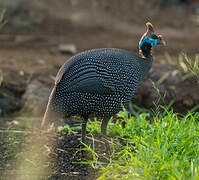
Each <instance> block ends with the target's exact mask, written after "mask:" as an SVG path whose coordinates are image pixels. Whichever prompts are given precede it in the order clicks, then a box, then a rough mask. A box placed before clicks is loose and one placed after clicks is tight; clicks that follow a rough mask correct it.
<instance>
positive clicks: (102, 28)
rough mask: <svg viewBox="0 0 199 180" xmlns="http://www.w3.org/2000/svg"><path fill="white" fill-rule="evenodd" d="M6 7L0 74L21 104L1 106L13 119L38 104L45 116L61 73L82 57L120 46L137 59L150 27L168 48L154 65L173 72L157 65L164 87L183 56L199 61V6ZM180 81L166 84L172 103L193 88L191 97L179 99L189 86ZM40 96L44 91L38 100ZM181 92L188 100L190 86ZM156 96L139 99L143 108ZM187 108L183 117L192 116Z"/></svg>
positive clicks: (91, 1) (1, 4) (13, 3)
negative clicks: (81, 54)
mask: <svg viewBox="0 0 199 180" xmlns="http://www.w3.org/2000/svg"><path fill="white" fill-rule="evenodd" d="M0 8H1V10H2V12H4V18H3V21H2V24H3V25H2V27H1V30H0V31H1V33H0V42H1V43H0V54H1V56H0V69H1V71H2V74H3V79H4V81H3V85H2V87H1V91H3V92H6V93H8V94H10V96H14V97H15V98H16V99H18V100H17V101H15V102H13V103H14V107H13V105H8V104H6V103H7V102H4V101H3V100H2V101H1V102H4V103H5V104H6V106H5V105H1V104H0V107H1V109H2V110H1V111H3V112H5V113H7V112H10V111H11V112H12V111H13V110H15V109H16V110H17V109H20V108H22V107H23V106H24V104H28V102H31V103H30V104H29V105H28V107H29V106H30V107H31V108H33V109H34V110H35V109H36V111H40V114H42V113H43V112H44V110H45V105H44V104H45V103H46V102H47V97H48V95H49V92H50V90H49V89H50V88H51V87H52V85H53V83H54V78H55V76H56V73H57V71H58V69H59V68H60V66H61V65H62V64H63V63H64V62H65V61H66V60H67V59H69V58H70V57H71V56H72V55H74V54H76V53H78V52H81V51H83V50H86V49H92V48H102V47H115V48H123V49H127V50H129V51H132V52H134V53H137V52H138V42H139V39H140V37H141V36H142V34H143V33H144V32H145V31H146V27H145V23H146V22H147V21H150V22H151V23H152V24H153V25H154V27H155V30H156V31H157V33H159V34H161V35H162V36H163V37H164V39H165V41H166V42H167V46H166V47H158V48H154V51H153V55H154V57H155V61H154V64H165V63H166V65H164V66H163V65H161V66H158V67H157V68H156V66H155V65H154V66H153V67H154V68H153V69H154V73H152V74H151V75H149V78H148V79H150V78H152V80H153V81H158V80H161V78H162V76H163V80H164V79H167V77H170V74H169V73H168V71H169V72H171V71H172V72H173V71H174V70H175V69H176V68H173V66H172V67H171V65H178V64H179V63H178V61H179V60H181V59H183V57H182V56H183V55H182V53H185V54H187V56H188V57H189V58H192V59H193V60H194V59H195V58H196V55H197V53H198V51H199V49H198V42H199V31H198V28H199V1H198V0H151V1H148V0H142V1H132V0H125V1H123V0H109V1H107V0H100V1H98V0H86V1H82V0H60V1H55V0H42V1H41V0H32V1H30V0H0ZM181 64H182V63H181ZM181 69H182V68H181ZM152 72H153V71H152ZM165 74H166V75H165ZM174 74H175V76H173V79H171V80H170V81H168V82H167V83H169V85H168V84H166V82H164V83H162V89H163V90H162V92H164V91H166V90H167V91H169V92H171V93H170V94H174V95H173V96H169V97H170V98H169V100H168V101H170V100H172V99H173V98H175V99H176V100H179V101H180V102H181V100H182V99H183V98H184V97H187V94H190V89H189V90H188V92H187V94H185V95H184V94H183V95H179V93H178V91H177V92H175V93H174V92H173V91H172V88H173V89H176V88H177V87H176V86H179V85H180V86H181V85H182V84H183V85H184V84H185V83H181V80H180V79H179V73H174ZM164 75H165V77H166V78H165V77H164ZM148 82H149V81H147V82H146V83H148ZM171 82H172V83H174V84H171ZM159 84H160V83H159ZM147 86H148V85H147ZM169 86H171V87H172V88H171V90H170V89H168V87H169ZM191 86H193V85H191ZM186 87H187V85H186ZM40 89H41V90H40ZM143 89H152V88H151V87H148V88H141V92H142V91H143ZM35 90H40V91H37V94H34V93H36V92H35ZM179 91H183V93H184V89H183V88H182V87H180V90H179ZM139 92H140V91H139ZM150 92H151V91H149V92H148V91H146V92H142V95H141V96H139V95H138V96H135V99H136V100H135V102H136V103H137V104H138V105H141V106H144V107H146V108H150V107H151V98H152V99H153V98H154V97H148V96H152V95H151V94H155V93H150ZM149 94H150V95H149ZM168 94H169V93H168ZM145 96H147V97H148V101H146V97H145ZM136 97H138V98H136ZM143 97H144V98H143ZM182 97H183V98H182ZM3 98H5V97H3ZM35 99H36V102H35ZM143 99H145V101H143ZM188 101H190V100H185V105H188V106H189V105H190V106H193V105H195V104H196V102H195V100H193V101H192V102H188ZM16 102H17V103H16ZM33 102H35V103H36V105H35V104H34V103H33ZM39 102H41V105H40V106H41V107H40V106H38V103H39ZM179 105H180V103H179ZM7 106H8V108H7ZM37 107H39V108H37ZM183 107H184V106H183ZM183 107H179V110H181V111H184V108H183ZM180 108H181V109H180ZM185 109H186V108H185Z"/></svg>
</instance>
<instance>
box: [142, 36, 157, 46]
mask: <svg viewBox="0 0 199 180" xmlns="http://www.w3.org/2000/svg"><path fill="white" fill-rule="evenodd" d="M145 42H146V43H148V44H151V46H157V44H158V39H153V38H150V37H148V36H145V37H144V38H143V39H142V41H141V42H140V44H139V45H140V47H142V45H143V44H144V43H145Z"/></svg>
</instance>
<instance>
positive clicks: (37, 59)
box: [0, 1, 199, 179]
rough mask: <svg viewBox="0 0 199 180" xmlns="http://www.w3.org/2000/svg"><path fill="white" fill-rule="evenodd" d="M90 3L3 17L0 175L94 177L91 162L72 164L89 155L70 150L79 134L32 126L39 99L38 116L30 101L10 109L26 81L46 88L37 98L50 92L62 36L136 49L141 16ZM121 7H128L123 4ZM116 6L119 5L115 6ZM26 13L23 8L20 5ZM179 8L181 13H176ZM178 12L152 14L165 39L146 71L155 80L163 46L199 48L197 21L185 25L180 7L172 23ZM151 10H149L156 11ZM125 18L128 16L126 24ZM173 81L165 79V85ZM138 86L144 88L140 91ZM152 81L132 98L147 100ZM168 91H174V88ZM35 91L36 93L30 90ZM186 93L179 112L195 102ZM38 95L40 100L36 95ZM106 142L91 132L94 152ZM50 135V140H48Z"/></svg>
mask: <svg viewBox="0 0 199 180" xmlns="http://www.w3.org/2000/svg"><path fill="white" fill-rule="evenodd" d="M88 4H89V3H88ZM88 4H87V3H86V4H84V9H83V10H82V11H79V12H81V13H80V15H79V12H78V13H77V14H73V13H72V14H71V12H72V11H73V9H72V10H71V12H68V11H67V13H65V12H64V8H63V9H62V8H61V6H60V4H59V3H58V4H57V5H56V7H60V8H61V9H62V10H60V11H57V12H56V13H55V14H54V15H55V17H54V18H52V14H53V13H52V12H53V11H51V10H52V9H51V8H52V7H53V6H54V4H53V1H52V2H51V1H50V2H49V6H50V7H49V9H47V10H46V9H45V8H44V7H42V6H41V7H42V8H43V9H45V10H46V11H47V12H48V13H49V14H50V17H51V18H46V16H44V17H43V16H42V15H41V21H39V20H38V22H36V23H35V24H34V23H33V25H34V26H32V24H31V23H30V24H25V25H24V24H20V23H19V21H18V24H15V25H13V24H8V25H6V26H5V27H4V28H3V29H2V30H1V35H0V41H1V43H0V54H1V57H0V70H1V71H2V72H3V77H4V81H3V84H2V86H1V88H0V100H1V102H0V105H1V104H3V105H2V106H3V107H5V106H6V107H8V110H4V112H5V114H3V115H4V116H3V117H2V118H1V119H0V126H1V130H2V131H0V159H1V161H0V174H2V178H4V179H15V177H16V175H17V177H18V178H19V179H23V178H24V179H25V178H27V177H28V178H30V177H31V173H32V174H33V176H32V179H34V178H36V177H38V179H39V178H43V177H45V178H46V179H95V177H96V176H97V171H96V170H94V169H92V168H91V167H90V166H89V165H83V164H73V162H79V161H81V160H82V159H83V158H84V156H86V157H87V158H91V157H90V156H89V154H84V155H82V153H77V154H76V155H75V156H74V153H75V152H76V150H78V149H79V147H80V142H79V140H78V138H79V137H80V135H79V134H78V135H75V136H66V135H55V134H51V133H49V134H48V133H46V134H45V133H44V134H42V135H41V134H40V133H39V132H38V124H39V123H40V120H41V116H42V114H43V112H44V110H45V106H43V108H40V107H39V109H40V112H39V115H38V113H37V115H35V114H34V115H32V114H31V113H30V109H28V108H27V109H25V110H23V111H22V112H21V113H20V114H18V113H14V114H13V112H14V111H19V109H21V108H22V107H23V106H24V104H26V98H28V97H26V98H23V100H22V96H23V94H24V93H25V92H27V89H28V88H27V87H29V85H30V84H31V83H34V82H36V83H40V86H39V88H38V86H36V88H35V89H34V88H33V91H34V92H33V93H35V91H36V92H37V91H39V90H40V89H41V88H42V87H45V89H44V90H42V91H43V92H44V91H45V90H46V89H47V90H46V91H45V93H44V94H42V97H46V96H47V95H48V94H49V92H48V89H50V88H51V87H52V85H53V83H54V77H55V76H56V73H57V71H58V69H59V68H60V66H61V65H62V64H63V63H64V62H65V61H66V60H67V59H68V58H70V57H71V56H72V55H71V54H62V53H60V51H59V50H58V49H57V47H58V45H60V44H63V43H64V44H65V43H66V44H69V43H70V44H74V45H75V46H76V47H77V51H78V52H81V51H83V50H86V49H92V48H100V47H116V48H122V49H127V50H130V51H132V52H137V51H138V49H137V45H138V41H139V38H140V37H141V35H142V33H143V32H144V31H145V27H144V23H143V22H141V20H139V19H138V18H135V17H136V16H134V17H132V18H130V17H129V16H128V15H127V16H123V17H121V13H122V12H123V14H124V12H125V11H121V12H120V13H115V11H114V7H112V6H111V7H109V6H106V3H105V2H102V3H101V4H100V7H101V8H102V9H103V13H102V12H101V11H96V12H95V8H94V10H92V12H93V17H94V18H93V17H91V15H90V14H88V13H87V12H85V8H87V6H88ZM96 6H97V5H96ZM126 6H128V3H127V5H126ZM140 6H141V5H140ZM92 7H95V5H94V4H92ZM115 8H116V9H117V8H118V7H115ZM148 8H150V7H148ZM75 9H76V8H74V10H75ZM106 9H108V10H109V11H110V12H109V13H108V14H107V12H104V11H105V10H106ZM124 9H125V8H124ZM131 11H132V10H131V9H128V13H127V14H129V13H130V12H131ZM39 12H40V11H39ZM168 12H169V11H166V10H165V9H164V11H162V12H161V14H160V15H161V16H162V17H164V16H165V14H168ZM172 12H173V11H172ZM114 13H115V14H114ZM24 14H25V15H26V12H24ZM110 14H113V15H115V16H114V18H113V17H110ZM152 14H153V13H152ZM182 14H183V13H180V15H182ZM74 15H76V16H74ZM180 15H179V14H177V15H175V16H173V17H175V18H174V21H172V22H171V21H169V17H170V16H171V17H172V14H169V17H168V18H161V17H159V18H160V19H164V21H161V20H159V19H158V17H156V18H154V22H160V23H157V26H158V27H157V28H158V32H160V33H161V34H162V35H163V36H164V38H165V40H166V42H167V47H160V48H155V49H154V58H155V64H158V65H154V67H156V68H159V69H160V71H155V72H156V73H155V72H154V71H153V72H152V73H151V75H150V77H153V78H154V79H155V80H158V78H159V73H161V72H167V71H169V70H171V69H172V68H170V66H168V69H167V70H165V66H164V67H163V66H161V65H159V63H160V62H162V60H165V59H166V58H165V54H166V53H168V54H169V55H170V56H171V57H172V60H173V61H176V60H177V59H178V55H179V54H180V53H181V52H185V53H187V54H188V55H189V56H190V57H194V56H195V54H196V53H198V50H199V49H198V42H199V32H198V31H197V30H198V27H197V26H196V25H193V24H190V26H189V27H188V26H186V25H187V24H189V23H190V22H191V21H190V19H189V18H188V16H186V13H184V16H183V17H184V21H180V22H179V23H176V22H177V20H178V21H179V17H181V16H180ZM88 16H89V17H88ZM36 17H37V16H36ZM60 17H62V18H60ZM96 17H103V19H105V20H99V21H97V23H93V22H96V21H95V20H96ZM116 17H117V18H116ZM119 17H120V18H119ZM152 17H155V15H153V16H152ZM87 18H90V20H89V22H86V21H85V20H86V19H87ZM92 18H93V19H92ZM115 18H116V19H117V20H116V19H115ZM140 18H141V19H142V21H144V20H145V19H144V16H142V17H140ZM176 19H177V20H176ZM124 20H126V21H125V22H129V23H124ZM82 22H85V23H82ZM132 22H133V23H132ZM110 24H111V25H110ZM114 24H115V25H114ZM155 25H156V24H155ZM161 25H163V26H161ZM110 27H111V28H110ZM165 61H167V60H165ZM161 68H163V69H161ZM157 72H159V73H157ZM172 83H173V85H175V84H176V83H175V81H172ZM172 83H171V82H168V81H166V82H165V84H168V85H170V84H172ZM183 83H184V86H183V88H186V87H187V88H186V89H183V91H184V92H186V90H187V92H186V94H190V96H192V94H194V92H196V91H197V87H196V86H195V84H196V81H195V80H194V79H191V81H190V80H188V81H185V82H183ZM179 86H180V84H179ZM142 87H144V89H146V91H143V88H142ZM164 87H165V86H164ZM164 87H163V88H162V91H163V92H164V90H165V89H164ZM180 87H181V86H180ZM151 88H152V86H151V83H149V81H148V80H147V79H146V80H145V84H141V86H140V87H139V90H138V92H139V93H140V94H142V96H141V98H142V99H141V100H140V99H139V98H140V96H139V95H137V96H136V97H137V99H136V98H135V101H136V102H137V104H138V105H140V106H143V107H145V105H146V104H144V103H149V102H150V101H151V99H147V98H146V97H147V94H149V93H151V94H152V93H154V94H155V92H154V91H152V90H151ZM172 88H173V86H171V87H170V89H171V90H172ZM176 89H177V88H176V87H175V90H176ZM177 90H178V89H177ZM170 92H174V94H178V93H179V92H178V91H173V90H172V91H170ZM38 97H40V96H38ZM171 97H172V96H171ZM34 98H35V96H33V99H34ZM5 99H8V100H6V101H5V102H6V103H8V105H5V104H4V103H3V102H4V100H5ZM30 99H31V98H30ZM189 99H190V98H189V97H188V98H187V99H185V100H188V101H185V103H187V106H185V105H184V104H183V103H182V102H184V101H183V100H181V101H179V102H180V103H179V104H181V105H182V106H180V107H179V109H180V110H181V111H185V110H186V109H188V108H191V107H192V106H194V105H195V103H197V101H196V102H192V104H191V105H190V101H189ZM146 100H147V101H148V102H146ZM196 100H197V98H196ZM36 101H40V99H37V100H36ZM41 101H43V99H42V100H41ZM143 101H144V103H143ZM30 103H32V104H33V108H34V109H37V108H38V107H36V106H37V105H35V104H34V103H33V102H32V101H31V102H30ZM9 106H11V108H9ZM31 108H32V107H31ZM41 137H42V138H41ZM89 137H90V140H89V144H90V145H93V139H92V136H89ZM104 141H105V140H104V139H103V140H102V138H101V137H98V136H96V142H95V143H94V144H95V145H96V146H95V150H96V151H97V152H99V154H104V153H107V152H108V150H107V148H106V145H105V143H104ZM52 142H54V145H53V146H52ZM28 173H30V174H28ZM23 175H24V177H23ZM22 177H23V178H22Z"/></svg>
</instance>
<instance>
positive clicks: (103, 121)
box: [101, 117, 109, 136]
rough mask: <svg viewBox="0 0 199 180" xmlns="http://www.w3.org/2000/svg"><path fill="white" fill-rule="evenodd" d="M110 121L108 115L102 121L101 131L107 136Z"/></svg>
mask: <svg viewBox="0 0 199 180" xmlns="http://www.w3.org/2000/svg"><path fill="white" fill-rule="evenodd" d="M108 122H109V118H107V117H106V118H104V119H102V123H101V133H102V134H103V135H105V136H106V128H107V124H108Z"/></svg>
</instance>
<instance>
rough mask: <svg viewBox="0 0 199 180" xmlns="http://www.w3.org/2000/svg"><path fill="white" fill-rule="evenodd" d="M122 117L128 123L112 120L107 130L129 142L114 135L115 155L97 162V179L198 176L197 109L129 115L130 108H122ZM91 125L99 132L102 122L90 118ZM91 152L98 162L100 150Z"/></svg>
mask: <svg viewBox="0 0 199 180" xmlns="http://www.w3.org/2000/svg"><path fill="white" fill-rule="evenodd" d="M119 117H120V119H121V121H126V127H125V128H123V127H122V123H120V122H119V121H117V122H116V123H112V122H110V123H109V124H108V133H115V134H117V135H119V136H120V137H121V138H122V139H123V140H124V141H125V142H126V145H121V144H119V143H116V142H115V141H116V140H114V139H113V142H114V144H112V155H111V156H110V157H107V159H108V162H109V163H108V164H106V165H103V163H101V162H99V164H98V166H95V167H97V168H99V169H101V170H100V172H101V175H100V177H99V178H98V180H102V179H185V180H187V179H194V180H196V179H199V113H198V112H196V113H194V112H189V113H188V114H186V115H185V116H181V115H179V114H176V113H174V112H173V111H172V110H171V111H168V110H167V109H166V108H165V109H164V112H163V113H162V114H161V115H157V116H152V115H150V113H147V112H145V113H138V114H136V116H135V117H130V118H128V112H127V111H123V112H121V113H120V114H119ZM150 120H152V121H153V123H150ZM88 129H89V130H90V131H91V132H99V129H100V123H96V122H89V124H88ZM110 146H111V144H110ZM117 146H118V147H117ZM115 149H117V150H115ZM118 149H119V150H118ZM89 151H91V150H89ZM92 154H95V156H94V159H93V161H94V162H93V163H95V164H97V161H96V156H97V154H96V152H92ZM89 164H92V163H91V162H90V160H89ZM93 167H94V166H93Z"/></svg>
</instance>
